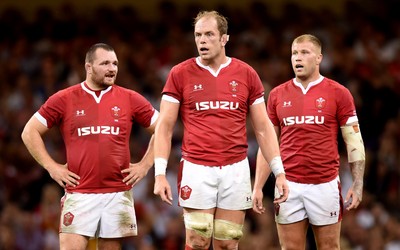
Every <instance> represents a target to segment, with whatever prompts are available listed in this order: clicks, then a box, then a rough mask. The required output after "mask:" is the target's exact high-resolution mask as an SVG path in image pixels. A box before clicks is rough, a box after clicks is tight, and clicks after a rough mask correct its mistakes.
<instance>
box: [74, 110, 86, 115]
mask: <svg viewBox="0 0 400 250" xmlns="http://www.w3.org/2000/svg"><path fill="white" fill-rule="evenodd" d="M84 115H85V110H84V109H82V110H77V111H76V116H84Z"/></svg>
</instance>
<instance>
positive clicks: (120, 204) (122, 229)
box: [98, 190, 137, 244]
mask: <svg viewBox="0 0 400 250" xmlns="http://www.w3.org/2000/svg"><path fill="white" fill-rule="evenodd" d="M105 201H106V205H105V206H104V209H103V212H102V213H101V221H100V230H99V233H98V237H99V238H108V239H111V238H121V237H129V236H136V235H137V223H136V214H135V208H134V203H133V197H132V190H128V191H125V192H116V193H109V194H105ZM106 243H107V242H106ZM110 244H112V241H111V242H110Z"/></svg>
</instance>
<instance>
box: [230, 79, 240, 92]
mask: <svg viewBox="0 0 400 250" xmlns="http://www.w3.org/2000/svg"><path fill="white" fill-rule="evenodd" d="M229 85H231V87H232V92H237V87H238V86H239V83H237V82H236V81H232V82H230V83H229Z"/></svg>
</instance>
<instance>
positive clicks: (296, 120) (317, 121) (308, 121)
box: [283, 115, 325, 126]
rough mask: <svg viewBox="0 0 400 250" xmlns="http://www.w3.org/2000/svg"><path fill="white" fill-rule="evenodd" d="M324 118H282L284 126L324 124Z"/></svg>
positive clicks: (306, 116) (311, 116) (310, 116)
mask: <svg viewBox="0 0 400 250" xmlns="http://www.w3.org/2000/svg"><path fill="white" fill-rule="evenodd" d="M324 121H325V118H324V117H323V116H317V115H316V116H313V115H305V116H304V115H302V116H289V117H286V118H283V123H284V124H285V126H290V125H295V124H324Z"/></svg>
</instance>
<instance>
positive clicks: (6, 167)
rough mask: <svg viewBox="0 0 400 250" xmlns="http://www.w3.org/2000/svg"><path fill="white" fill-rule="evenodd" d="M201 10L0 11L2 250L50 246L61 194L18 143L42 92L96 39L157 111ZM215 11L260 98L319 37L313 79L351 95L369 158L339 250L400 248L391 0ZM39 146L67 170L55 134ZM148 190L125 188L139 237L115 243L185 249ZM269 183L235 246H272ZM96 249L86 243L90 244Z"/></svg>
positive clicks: (398, 27)
mask: <svg viewBox="0 0 400 250" xmlns="http://www.w3.org/2000/svg"><path fill="white" fill-rule="evenodd" d="M265 2H266V1H265ZM202 7H203V6H201V5H198V4H194V3H190V2H189V4H187V5H186V6H185V8H184V10H182V9H179V8H178V7H177V6H176V4H175V3H174V2H173V1H162V2H160V3H159V5H158V8H157V9H156V10H154V11H156V12H157V13H156V14H155V15H154V16H155V18H154V19H152V20H147V19H145V18H141V16H143V13H138V11H137V10H136V9H135V8H133V7H132V6H128V5H126V6H119V7H115V6H112V5H111V4H110V5H101V6H97V7H96V8H94V9H93V10H91V11H89V12H85V13H84V14H83V13H80V12H79V6H74V5H71V4H63V5H61V6H60V7H58V8H56V9H49V8H47V7H38V8H37V10H36V12H35V13H36V14H35V16H34V17H33V18H31V19H27V18H26V17H25V15H24V13H23V12H22V11H20V10H18V9H15V8H5V9H3V10H0V11H1V13H0V30H2V32H1V33H0V86H1V92H0V111H1V112H0V138H1V142H0V250H2V249H7V250H9V249H10V250H12V249H16V250H25V249H26V250H36V249H37V250H42V249H45V250H52V249H58V223H59V213H60V198H61V196H62V195H63V190H61V188H60V187H59V186H58V185H57V183H55V182H54V181H53V180H52V179H51V178H50V176H49V175H48V173H47V172H46V171H45V170H43V169H42V168H41V167H40V166H38V164H37V163H36V162H35V161H34V159H33V158H32V157H31V156H30V155H29V153H28V152H27V150H26V148H25V147H24V145H23V143H22V141H21V139H20V134H21V132H22V129H23V127H24V125H25V123H26V122H27V121H28V119H29V118H30V117H31V116H32V115H33V113H34V112H36V111H37V110H38V108H39V107H40V105H41V104H42V103H43V102H44V101H45V100H46V99H47V98H48V97H49V96H50V95H51V94H53V93H55V92H56V91H58V90H60V89H62V88H65V87H67V86H70V85H73V84H77V83H79V82H81V81H82V80H84V79H85V71H84V57H85V53H86V51H87V49H88V48H89V46H90V45H92V44H93V43H96V42H105V43H108V44H110V45H111V46H113V47H114V49H115V50H116V52H117V56H118V59H119V73H118V79H117V84H119V85H122V86H124V87H127V88H131V89H134V90H136V91H138V92H140V93H142V94H143V95H144V96H146V97H147V98H148V99H149V100H150V101H151V102H152V103H153V105H154V106H155V107H156V108H157V109H158V108H159V102H160V97H161V95H160V93H161V90H162V88H163V85H164V82H165V79H166V76H167V74H168V72H169V70H170V69H171V67H172V66H173V65H175V64H177V63H179V62H181V61H183V60H185V59H187V58H189V57H193V56H196V55H197V52H196V49H195V44H194V37H193V25H192V23H193V18H194V17H195V16H196V14H197V12H198V11H199V10H201V9H202ZM215 9H216V10H218V11H220V12H221V13H222V14H223V15H225V16H227V17H228V21H229V30H228V34H230V41H229V43H228V44H227V54H228V55H229V56H232V57H237V58H239V59H242V60H244V61H246V62H248V63H249V64H250V65H251V66H253V67H254V68H255V69H256V71H257V72H258V73H259V75H260V77H261V79H262V81H263V83H264V87H265V90H266V96H267V95H268V93H269V91H270V90H271V88H273V87H275V86H277V85H278V84H280V83H282V82H284V81H286V80H288V79H290V78H292V77H293V76H294V75H293V72H292V69H291V64H290V55H291V52H290V48H291V41H292V39H293V38H294V37H296V36H297V35H300V34H303V33H312V34H314V35H316V36H318V37H319V38H320V39H321V40H322V43H323V54H324V59H323V63H322V66H321V72H322V74H323V75H325V76H327V77H330V78H333V79H335V80H337V81H338V82H340V83H341V84H343V85H345V86H346V87H347V88H349V89H350V91H351V92H352V94H353V96H354V98H355V103H356V106H357V111H358V117H359V119H360V124H361V131H362V135H363V138H364V144H365V147H366V153H367V164H366V171H365V182H364V186H365V191H364V196H363V202H362V204H361V206H360V207H359V208H358V209H357V210H355V211H350V212H348V211H345V213H344V219H343V223H342V233H341V235H342V249H344V250H346V249H356V250H364V249H371V250H372V249H374V250H376V249H384V250H394V249H400V129H399V128H400V112H399V111H400V101H399V100H400V17H399V15H398V13H397V11H398V10H399V9H400V2H399V1H396V0H387V1H384V2H381V1H372V0H365V1H361V0H360V1H358V0H349V1H346V2H345V4H344V7H343V10H342V11H341V12H340V13H336V12H333V11H332V10H330V9H328V8H319V9H311V8H306V7H304V6H302V5H298V4H296V3H295V2H288V3H287V4H286V5H284V7H283V9H282V13H280V14H279V15H276V13H270V11H269V8H268V4H266V3H264V2H262V1H254V2H249V4H248V6H247V8H232V7H230V6H229V5H228V4H220V5H217V6H215ZM142 132H143V131H142V130H141V129H140V128H138V127H137V128H136V127H135V128H134V132H133V137H134V139H133V140H132V142H131V144H132V145H131V148H132V161H135V160H138V159H140V157H141V156H142V155H143V153H144V151H145V150H146V147H147V142H148V139H149V137H148V135H146V133H142ZM248 132H249V159H250V162H251V167H252V171H253V172H252V173H253V174H254V167H255V154H256V150H257V143H256V141H255V138H254V136H252V132H251V126H249V127H248ZM181 135H182V129H181V125H180V124H178V125H177V126H176V131H175V135H174V138H173V154H172V158H171V159H170V163H169V168H168V178H169V179H170V183H171V184H174V183H176V173H177V165H178V164H177V163H178V161H179V158H180V140H181ZM340 140H341V139H340ZM46 144H47V147H48V149H49V150H50V153H51V155H52V156H54V157H55V158H56V159H57V160H58V161H59V162H65V152H64V145H63V141H62V138H61V137H60V134H59V131H57V129H54V130H51V131H50V133H48V134H47V135H46ZM339 147H340V149H341V150H340V151H341V156H342V159H343V160H342V164H341V170H340V171H341V172H340V175H341V180H342V188H343V196H345V194H346V191H347V190H348V188H349V186H350V185H351V173H350V170H349V168H348V165H347V161H346V159H347V158H346V155H347V154H346V152H345V149H344V147H343V145H339ZM321 150H324V149H323V148H321ZM104 153H105V154H106V153H107V152H104ZM153 183H154V177H153V173H152V172H149V174H148V176H147V177H146V178H145V179H143V181H142V182H141V183H140V184H139V185H138V186H135V187H134V199H135V207H136V212H137V219H138V224H139V225H138V228H139V235H138V236H137V237H134V238H132V239H129V240H127V241H126V242H124V246H123V249H126V250H139V249H140V250H155V249H162V250H176V249H182V247H183V244H184V242H183V236H184V227H183V222H182V218H181V210H180V208H179V207H177V193H176V192H177V191H176V188H175V189H174V190H173V191H174V206H168V205H165V204H163V203H161V201H160V200H159V198H158V197H156V196H155V195H153ZM273 185H274V179H273V176H271V177H270V178H269V180H268V182H267V183H266V185H265V194H266V197H265V203H266V205H267V207H269V208H270V210H269V211H268V212H267V213H266V214H265V215H262V216H261V215H255V214H254V213H253V212H252V211H249V212H248V214H247V218H246V224H245V228H244V230H245V233H244V237H243V238H242V240H241V243H240V248H239V249H241V250H247V249H251V250H265V249H279V243H278V238H277V233H276V229H275V224H274V220H273V209H272V202H271V198H272V193H273V192H272V191H273ZM172 187H174V186H172ZM95 244H96V243H95V242H91V246H90V247H89V248H91V249H94V248H95ZM312 245H313V244H312V242H310V243H309V246H308V248H309V249H312V248H313V246H312Z"/></svg>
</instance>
